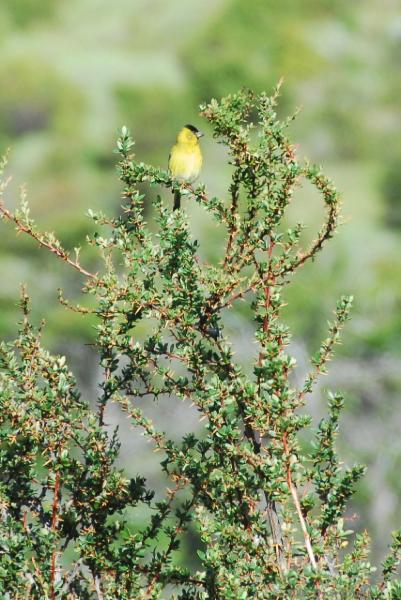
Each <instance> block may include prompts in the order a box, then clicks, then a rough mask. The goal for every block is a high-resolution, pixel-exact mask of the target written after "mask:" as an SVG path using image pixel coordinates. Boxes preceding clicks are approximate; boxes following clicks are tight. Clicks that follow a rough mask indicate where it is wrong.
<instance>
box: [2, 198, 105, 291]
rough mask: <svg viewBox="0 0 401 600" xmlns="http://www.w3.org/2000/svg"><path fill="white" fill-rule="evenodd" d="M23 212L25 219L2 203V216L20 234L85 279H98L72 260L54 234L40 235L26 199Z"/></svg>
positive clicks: (76, 261)
mask: <svg viewBox="0 0 401 600" xmlns="http://www.w3.org/2000/svg"><path fill="white" fill-rule="evenodd" d="M22 210H23V213H22V214H23V217H24V218H22V217H21V216H20V215H19V214H18V213H12V212H11V211H10V210H8V209H7V208H6V207H5V206H4V204H3V202H1V201H0V215H1V216H2V217H3V218H5V219H7V220H8V221H11V222H13V223H15V225H16V229H17V231H18V232H19V233H26V234H28V235H29V236H30V237H32V238H33V239H34V240H36V241H37V242H38V244H39V246H42V247H43V248H47V250H50V252H52V253H53V254H55V255H56V256H58V258H61V260H63V261H64V262H66V263H68V264H69V265H70V266H71V267H73V268H74V269H76V270H77V271H79V272H80V273H81V274H82V275H85V277H89V278H90V279H95V278H96V275H95V274H94V273H91V272H90V271H87V270H86V269H84V267H82V266H81V264H80V263H79V262H78V260H73V259H72V258H70V254H69V253H68V252H67V250H64V248H63V247H62V246H61V244H60V242H59V241H58V240H56V239H55V237H54V235H53V234H51V233H47V232H45V233H40V232H39V231H37V230H36V229H35V227H34V223H33V221H32V220H31V219H29V216H28V215H29V210H28V208H27V205H26V203H25V200H24V197H23V205H22Z"/></svg>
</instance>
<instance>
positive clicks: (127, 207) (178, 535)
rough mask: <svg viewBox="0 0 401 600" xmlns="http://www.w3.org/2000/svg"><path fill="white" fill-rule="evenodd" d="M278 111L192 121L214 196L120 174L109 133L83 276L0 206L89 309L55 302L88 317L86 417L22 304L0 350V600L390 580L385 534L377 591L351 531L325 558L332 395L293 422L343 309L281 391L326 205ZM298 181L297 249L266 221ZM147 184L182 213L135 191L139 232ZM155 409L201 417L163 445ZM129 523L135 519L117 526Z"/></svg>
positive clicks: (120, 147)
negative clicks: (308, 209)
mask: <svg viewBox="0 0 401 600" xmlns="http://www.w3.org/2000/svg"><path fill="white" fill-rule="evenodd" d="M277 98H278V89H277V90H276V91H275V93H274V94H273V96H271V97H270V96H268V95H267V94H265V93H261V94H258V95H255V94H254V93H252V92H249V91H246V90H244V91H242V92H240V93H238V94H235V95H231V96H227V97H226V98H224V99H223V100H221V101H220V102H218V101H216V100H212V101H211V102H210V103H209V104H207V105H205V106H203V107H202V113H201V114H202V115H203V117H204V118H206V119H207V120H208V121H209V123H210V124H211V126H212V127H213V130H214V135H215V137H216V138H217V139H218V140H219V141H220V142H222V143H224V144H225V146H226V147H227V148H228V152H229V157H230V164H231V168H232V178H231V183H230V187H229V194H228V201H227V200H225V199H220V198H211V197H209V195H208V193H207V192H206V190H205V188H204V187H203V186H202V185H200V186H198V187H192V186H190V185H186V184H180V183H179V182H177V181H175V180H173V179H172V178H171V176H170V174H169V173H168V172H166V171H163V170H161V169H158V168H155V167H152V166H150V165H147V164H144V163H142V162H138V161H136V160H135V157H134V155H133V147H134V142H133V140H132V139H131V137H130V135H129V132H128V130H127V129H126V128H123V129H122V131H121V135H120V137H119V139H118V142H117V151H118V153H119V154H120V163H119V175H120V178H121V181H122V182H123V186H124V189H123V197H124V205H123V214H122V215H121V216H119V217H114V218H109V217H107V216H105V215H103V214H101V213H93V212H90V215H91V216H92V218H93V219H94V221H95V222H96V223H97V224H98V225H99V226H101V227H105V228H106V233H104V234H102V233H101V230H99V231H98V232H97V233H96V234H95V235H94V236H93V237H92V238H91V239H90V240H89V242H90V244H91V245H92V246H94V247H95V248H96V249H97V250H98V252H99V254H100V256H101V257H102V258H103V268H102V269H101V270H100V271H99V272H98V273H92V272H90V271H89V270H87V269H86V268H84V267H83V266H82V265H81V263H80V258H79V249H76V251H75V257H71V255H70V254H69V253H68V252H67V251H66V250H65V249H64V248H63V247H62V245H61V244H60V242H58V240H57V239H56V238H55V236H54V235H53V234H50V233H41V232H40V231H39V230H38V229H37V227H36V225H35V223H34V222H33V220H32V218H31V216H30V214H29V208H28V205H27V203H26V200H25V198H23V201H22V204H21V207H20V209H18V210H17V211H16V212H14V213H12V212H11V211H9V210H8V209H7V208H5V206H4V205H3V204H0V212H1V215H2V216H3V218H4V219H6V220H8V221H11V222H14V224H15V225H16V228H17V230H18V231H20V232H24V233H26V234H28V235H29V236H31V237H32V238H34V239H35V240H36V241H37V242H38V243H39V244H40V245H41V246H42V247H44V248H46V249H47V250H49V251H50V252H52V253H53V254H55V255H56V256H57V257H59V258H60V259H61V260H63V261H64V262H66V263H67V264H68V265H69V266H70V267H72V268H74V269H76V270H77V271H79V272H80V273H81V274H82V275H83V276H84V277H85V278H86V284H85V287H84V292H85V293H86V294H88V295H90V296H91V297H92V299H93V308H82V307H81V306H71V305H70V304H69V303H68V302H67V301H66V300H65V299H64V298H63V297H62V296H61V301H62V302H63V303H64V304H65V305H66V307H67V308H70V309H71V310H74V311H77V312H80V313H82V318H83V319H87V318H89V317H92V314H90V313H93V314H95V316H96V319H97V326H96V327H97V337H96V346H97V349H98V352H99V362H100V365H101V367H102V369H103V377H102V381H101V384H100V394H99V398H98V405H97V407H96V409H95V410H93V409H92V408H91V407H90V406H89V405H88V403H86V402H85V401H84V400H82V399H81V398H80V395H79V392H78V390H77V388H76V384H75V381H74V379H73V377H72V375H71V373H70V372H69V371H68V368H67V366H66V362H65V359H64V358H63V357H53V356H51V355H49V354H48V353H47V352H46V351H45V350H44V349H43V348H42V346H41V343H40V332H41V330H40V329H39V330H35V329H34V328H33V327H32V325H31V324H30V321H29V303H28V298H27V296H26V293H25V291H23V294H22V301H21V305H22V312H23V321H22V323H21V329H20V334H19V337H18V338H17V340H16V341H15V342H14V343H9V344H3V345H2V347H1V354H0V357H1V362H0V368H1V374H0V402H1V411H0V415H1V420H0V437H1V445H0V448H1V454H0V461H1V467H2V479H1V482H2V484H1V488H0V492H1V512H2V522H1V529H0V535H1V552H0V586H2V588H0V589H2V593H3V594H4V595H5V597H11V595H13V596H12V597H22V596H23V595H24V594H25V595H28V596H30V597H34V598H70V599H71V598H83V599H85V598H92V597H98V598H108V599H112V598H120V599H122V600H123V599H129V598H159V597H163V594H173V596H172V597H175V598H182V599H184V598H186V599H189V598H199V599H202V598H203V599H206V598H211V599H212V598H213V599H215V598H216V599H217V598H227V599H230V598H232V599H238V598H244V599H245V598H266V599H268V598H271V599H273V598H283V599H285V598H303V599H308V598H319V599H320V598H322V599H323V598H379V597H388V598H396V597H398V596H397V594H398V593H399V587H400V586H399V583H397V582H394V581H393V578H392V576H393V574H394V573H395V571H396V569H397V566H398V562H399V552H400V536H399V534H395V535H394V541H393V545H392V547H391V551H390V554H389V557H388V558H387V559H386V561H385V562H384V564H383V577H382V580H381V581H380V583H378V584H375V585H372V583H371V576H372V573H373V571H374V568H373V567H372V566H371V565H370V563H369V562H368V559H367V548H368V543H369V540H368V538H367V535H366V534H363V535H360V536H357V537H356V538H355V540H354V542H353V544H352V546H351V549H350V550H349V551H348V553H346V554H345V555H344V554H343V551H344V548H346V547H347V545H348V544H349V539H350V536H351V534H352V532H351V531H347V530H344V511H345V509H346V505H347V501H348V499H349V498H350V497H351V495H352V493H353V490H354V487H355V485H356V484H357V482H358V480H359V479H360V477H361V476H362V474H363V472H364V469H363V467H361V466H360V465H355V466H352V467H350V468H343V466H342V465H341V463H340V461H339V459H338V457H337V454H336V450H335V445H334V442H335V436H336V434H337V431H338V425H339V417H340V412H341V409H342V407H343V398H342V396H341V395H340V394H330V395H329V414H328V417H327V418H326V419H324V420H323V421H322V422H321V423H320V424H319V426H318V428H317V430H316V431H313V425H312V419H311V417H310V416H309V415H308V414H307V413H306V412H305V408H304V406H305V404H306V401H307V397H308V394H309V393H310V392H311V390H312V388H313V385H314V383H315V382H316V380H317V378H318V377H319V376H320V375H321V374H322V373H324V372H325V369H326V366H327V363H328V361H329V360H330V358H331V357H332V355H333V351H334V347H335V345H336V344H337V343H338V341H339V334H340V330H341V328H342V326H343V325H344V323H345V322H346V321H347V319H348V317H349V312H350V308H351V303H352V298H350V297H342V298H341V299H340V300H339V302H338V304H337V308H336V311H335V316H334V320H333V322H332V323H330V324H329V332H328V337H327V339H325V340H324V342H323V343H322V345H321V348H320V350H319V352H318V353H317V354H316V355H315V356H314V357H312V359H311V372H310V373H309V374H308V375H307V376H306V379H305V383H304V385H303V386H302V387H301V388H299V389H298V388H297V387H295V386H294V384H293V383H292V378H291V374H292V371H293V369H294V367H295V360H294V358H293V357H291V356H290V355H289V354H288V350H287V347H288V344H289V341H290V332H289V330H288V328H287V327H286V325H285V324H284V322H283V320H282V311H283V307H284V303H283V300H282V291H283V288H284V287H285V286H287V285H289V284H290V283H291V281H292V277H293V275H294V273H295V272H296V271H297V270H298V269H300V268H301V267H302V266H303V265H304V264H305V263H306V262H307V261H312V260H313V259H314V258H315V257H316V256H317V254H318V253H319V252H320V250H321V249H322V248H323V246H324V244H325V243H326V242H327V241H328V240H329V239H330V238H331V237H332V236H333V234H334V233H335V231H336V227H337V224H338V219H339V209H340V199H339V196H338V194H337V192H336V190H335V188H334V186H333V184H332V183H331V181H330V180H329V179H328V178H327V177H325V176H324V175H323V173H322V172H321V170H320V169H319V168H317V167H316V166H314V165H310V164H309V163H306V164H302V163H300V162H299V161H298V159H297V156H296V153H295V149H294V147H293V146H292V145H291V143H290V141H289V140H288V138H287V135H286V128H287V126H288V124H289V122H290V121H291V119H288V120H286V121H280V120H278V118H277V116H276V103H277ZM304 181H308V182H309V183H310V184H312V185H313V186H314V187H315V188H316V190H317V191H318V192H319V193H320V195H321V198H322V202H323V204H324V207H325V210H326V217H325V220H324V223H323V224H322V227H321V229H320V231H319V232H318V234H317V236H316V238H315V240H314V241H313V242H312V243H311V244H310V246H309V247H307V248H303V247H302V246H301V240H302V237H301V234H302V230H303V225H302V223H297V224H296V225H295V226H294V227H292V228H291V229H287V230H285V229H284V228H283V226H282V220H283V216H284V214H285V211H286V209H287V207H288V205H289V204H290V202H291V201H292V197H293V193H294V191H295V190H296V189H297V187H299V186H301V185H302V183H303V182H304ZM146 185H149V186H152V187H157V188H162V189H163V188H165V189H167V190H169V191H171V190H172V191H173V192H174V191H176V190H180V193H181V196H182V197H183V198H184V202H183V205H184V208H183V209H180V210H177V211H172V210H171V200H169V201H167V202H166V201H164V200H163V198H162V196H161V195H158V196H156V197H154V199H153V205H152V211H153V213H154V220H155V223H156V226H157V229H156V231H155V230H154V228H150V227H149V225H148V223H147V221H146V220H145V214H144V204H145V202H146V201H147V199H148V196H147V195H145V194H144V193H143V190H144V189H145V187H144V186H146ZM3 187H4V186H3ZM2 189H3V188H2ZM149 197H150V195H149ZM152 198H153V195H152ZM191 201H195V202H197V203H198V204H199V205H200V206H201V207H202V208H203V209H204V210H205V211H208V212H209V213H210V214H211V215H212V216H213V217H214V219H215V221H216V226H217V228H218V232H219V233H220V235H221V237H222V239H223V241H224V254H223V256H222V257H221V260H220V262H218V263H217V264H209V263H206V262H205V261H204V260H202V258H201V256H202V255H201V248H202V246H201V244H200V243H199V242H198V241H197V240H195V239H194V238H193V236H192V234H191V230H190V227H189V224H188V221H187V216H186V212H185V203H186V202H191ZM239 301H245V302H247V303H248V304H249V306H250V307H251V310H252V314H253V316H254V322H255V340H254V341H255V343H256V346H255V348H256V351H255V355H254V356H249V364H248V367H249V368H247V369H245V368H243V367H241V366H240V365H239V364H238V363H237V362H236V360H235V355H234V351H233V348H232V345H231V343H230V339H229V336H228V334H227V332H226V330H225V323H224V317H225V314H226V312H227V311H228V310H229V309H230V308H231V307H232V306H233V305H234V304H235V303H237V302H239ZM173 397H176V398H179V399H181V400H182V401H183V402H186V403H189V404H191V405H194V406H195V407H196V409H197V410H198V411H199V414H200V416H201V419H202V423H204V425H203V427H202V429H200V430H199V429H198V430H196V431H195V430H194V431H188V433H187V434H186V435H185V436H184V437H183V439H181V440H176V439H173V438H171V437H169V436H168V435H167V434H166V433H165V432H163V431H160V430H159V429H157V427H156V426H155V424H154V423H153V422H152V421H151V420H150V419H149V418H148V417H147V416H146V410H145V409H143V408H140V405H139V403H138V400H139V399H142V403H141V405H144V406H145V407H146V402H151V401H154V400H158V401H159V402H166V403H168V402H169V401H171V399H172V398H173ZM144 400H146V402H145V403H144V402H143V401H144ZM110 402H116V403H118V404H119V405H120V406H121V408H122V410H123V411H125V412H126V413H127V415H128V416H129V417H130V420H131V422H132V424H133V426H134V427H135V429H136V430H137V429H140V430H142V432H143V434H144V435H145V436H146V437H147V438H149V440H150V441H151V442H152V443H153V446H154V448H155V449H156V450H157V451H159V452H160V453H161V456H162V459H161V463H160V465H161V470H162V472H163V473H164V475H165V476H166V477H167V478H168V479H169V480H170V483H169V484H168V486H167V487H166V490H165V494H164V497H162V498H159V497H157V496H156V495H154V494H153V492H152V490H150V489H149V486H148V484H147V483H146V480H145V479H144V474H143V473H141V474H140V475H138V477H136V478H133V479H128V478H127V477H125V475H124V473H123V472H122V470H121V469H118V468H117V467H116V466H115V460H116V458H117V456H118V452H119V442H118V432H117V431H114V432H113V431H110V429H109V427H108V426H107V425H106V424H105V411H106V409H107V406H108V404H109V403H110ZM301 434H302V435H305V434H308V435H309V439H310V441H312V440H311V438H312V437H314V441H313V443H312V446H311V448H310V449H304V445H301V439H300V436H301ZM136 467H137V470H138V471H139V470H140V468H141V465H140V464H139V463H138V464H137V465H136ZM128 509H129V510H131V511H134V512H135V513H136V514H137V515H138V519H137V521H136V525H135V526H133V525H132V523H130V521H129V519H128V516H127V510H128ZM189 527H192V528H195V529H196V531H197V532H198V535H199V538H200V541H201V544H202V547H201V549H200V550H198V552H197V555H198V559H199V561H200V565H199V568H197V569H196V570H195V569H194V570H191V569H189V568H184V567H182V566H181V565H179V563H178V561H177V550H178V549H179V547H180V544H181V542H182V539H183V536H185V533H186V532H187V531H188V529H189ZM173 588H174V592H173V591H172V589H173Z"/></svg>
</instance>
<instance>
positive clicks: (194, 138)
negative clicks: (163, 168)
mask: <svg viewBox="0 0 401 600" xmlns="http://www.w3.org/2000/svg"><path fill="white" fill-rule="evenodd" d="M202 136H203V133H202V132H201V131H199V129H197V128H196V127H194V125H184V127H183V128H182V129H181V130H180V131H179V132H178V135H177V140H176V142H175V144H174V146H173V147H172V148H171V152H170V156H169V159H168V168H169V172H170V174H171V175H172V176H173V177H174V179H177V180H178V181H180V182H185V183H193V182H194V181H195V180H196V179H197V178H198V176H199V173H200V170H201V168H202V160H203V158H202V152H201V148H200V144H199V138H201V137H202ZM180 206H181V194H180V191H179V190H177V191H175V192H174V210H177V209H179V208H180Z"/></svg>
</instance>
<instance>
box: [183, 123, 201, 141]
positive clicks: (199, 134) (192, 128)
mask: <svg viewBox="0 0 401 600" xmlns="http://www.w3.org/2000/svg"><path fill="white" fill-rule="evenodd" d="M184 127H185V129H189V131H192V133H194V134H195V135H196V137H198V138H200V137H202V136H203V135H204V134H203V133H202V132H201V131H199V129H197V127H195V126H194V125H190V124H187V125H184Z"/></svg>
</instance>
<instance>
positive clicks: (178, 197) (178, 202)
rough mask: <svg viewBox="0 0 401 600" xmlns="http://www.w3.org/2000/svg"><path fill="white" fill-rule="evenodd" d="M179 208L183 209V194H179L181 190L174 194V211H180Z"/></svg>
mask: <svg viewBox="0 0 401 600" xmlns="http://www.w3.org/2000/svg"><path fill="white" fill-rule="evenodd" d="M179 208H181V194H180V192H179V190H176V191H175V192H174V207H173V209H174V210H178V209H179Z"/></svg>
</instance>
